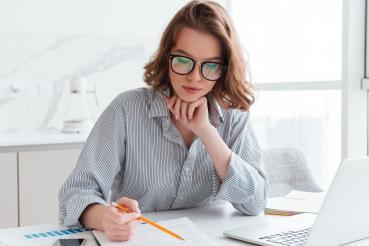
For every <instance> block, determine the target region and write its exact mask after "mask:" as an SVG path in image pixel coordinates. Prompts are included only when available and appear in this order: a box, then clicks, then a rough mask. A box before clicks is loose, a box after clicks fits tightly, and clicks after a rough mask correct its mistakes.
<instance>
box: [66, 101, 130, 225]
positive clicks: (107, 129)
mask: <svg viewBox="0 0 369 246" xmlns="http://www.w3.org/2000/svg"><path fill="white" fill-rule="evenodd" d="M125 133H126V121H125V114H124V110H123V107H122V106H119V105H118V104H116V103H114V101H113V102H112V104H110V105H109V106H108V107H107V109H106V110H105V111H104V112H103V113H102V114H101V116H100V117H99V119H98V121H97V122H96V124H95V126H94V127H93V129H92V131H91V133H90V135H89V137H88V138H87V141H86V143H85V145H84V147H83V149H82V152H81V154H80V156H79V159H78V163H77V166H76V168H75V169H74V170H73V172H72V173H71V175H70V176H69V177H68V179H67V180H66V182H65V183H64V185H63V186H62V187H61V189H60V191H59V219H60V221H61V222H62V223H63V224H64V225H65V226H74V227H82V226H83V225H82V224H81V223H80V221H79V218H80V216H81V214H82V212H83V211H84V210H85V208H86V207H87V206H88V205H90V204H93V203H99V204H106V203H107V200H108V198H109V193H110V189H111V187H112V182H113V180H114V177H116V176H119V175H117V174H118V173H120V172H122V171H121V164H122V163H124V159H125V136H126V134H125Z"/></svg>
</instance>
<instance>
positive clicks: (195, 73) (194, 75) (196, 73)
mask: <svg viewBox="0 0 369 246" xmlns="http://www.w3.org/2000/svg"><path fill="white" fill-rule="evenodd" d="M187 78H188V79H189V80H191V81H200V80H201V79H202V75H201V64H200V63H195V68H194V69H193V70H192V72H191V73H189V74H188V75H187Z"/></svg>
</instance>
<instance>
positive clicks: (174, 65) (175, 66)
mask: <svg viewBox="0 0 369 246" xmlns="http://www.w3.org/2000/svg"><path fill="white" fill-rule="evenodd" d="M168 54H169V58H170V60H171V63H170V67H171V69H172V71H173V72H175V73H176V74H179V75H186V74H189V73H191V72H192V71H193V69H194V68H195V64H196V63H200V68H201V69H200V71H201V75H202V76H203V77H204V78H205V79H206V80H210V81H216V80H218V79H220V78H221V77H222V76H223V75H224V73H225V71H226V70H227V66H226V65H224V64H222V63H219V62H213V61H204V62H199V61H195V60H194V59H192V58H190V57H187V56H183V55H173V54H170V53H168Z"/></svg>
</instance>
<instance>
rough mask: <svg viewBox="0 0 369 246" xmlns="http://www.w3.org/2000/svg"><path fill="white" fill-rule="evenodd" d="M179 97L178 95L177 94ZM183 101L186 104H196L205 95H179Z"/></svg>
mask: <svg viewBox="0 0 369 246" xmlns="http://www.w3.org/2000/svg"><path fill="white" fill-rule="evenodd" d="M177 95H178V94H177ZM178 96H179V97H180V98H181V99H182V100H183V101H186V102H189V103H191V102H195V101H197V100H198V99H200V98H201V97H202V96H203V95H188V94H187V93H181V94H179V95H178Z"/></svg>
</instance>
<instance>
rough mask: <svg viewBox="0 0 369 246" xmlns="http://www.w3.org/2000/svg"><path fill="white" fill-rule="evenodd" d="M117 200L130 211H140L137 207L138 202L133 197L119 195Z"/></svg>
mask: <svg viewBox="0 0 369 246" xmlns="http://www.w3.org/2000/svg"><path fill="white" fill-rule="evenodd" d="M117 202H118V203H119V204H121V205H124V206H126V207H127V208H128V209H129V210H131V211H132V212H137V213H141V211H140V208H139V207H138V202H137V201H136V200H134V199H131V198H128V197H121V198H120V199H119V200H118V201H117Z"/></svg>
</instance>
